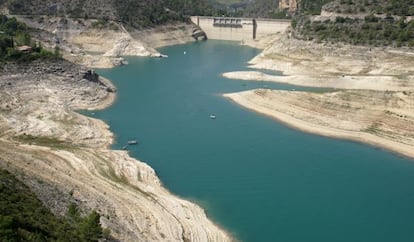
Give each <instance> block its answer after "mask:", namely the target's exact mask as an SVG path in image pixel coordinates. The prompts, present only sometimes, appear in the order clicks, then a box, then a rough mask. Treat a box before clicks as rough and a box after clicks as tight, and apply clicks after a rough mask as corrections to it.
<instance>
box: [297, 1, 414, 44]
mask: <svg viewBox="0 0 414 242" xmlns="http://www.w3.org/2000/svg"><path fill="white" fill-rule="evenodd" d="M326 2H329V3H327V4H326V5H323V4H324V3H326ZM317 3H318V4H317ZM322 5H323V7H322ZM300 6H301V8H300V15H299V16H298V17H297V18H296V19H295V20H294V21H293V23H292V24H293V27H294V28H295V34H296V36H297V37H299V38H304V39H310V40H316V41H328V42H344V43H350V44H356V45H370V46H395V47H400V46H408V47H414V20H413V15H414V0H398V1H397V0H336V1H324V0H319V1H313V0H302V1H301V4H300ZM321 9H322V10H323V12H325V15H322V16H321V17H318V18H314V17H312V15H313V14H319V13H320V12H321Z"/></svg>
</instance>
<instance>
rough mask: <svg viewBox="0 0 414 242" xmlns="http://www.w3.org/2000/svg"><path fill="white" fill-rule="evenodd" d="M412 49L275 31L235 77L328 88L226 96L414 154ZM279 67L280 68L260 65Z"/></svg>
mask: <svg viewBox="0 0 414 242" xmlns="http://www.w3.org/2000/svg"><path fill="white" fill-rule="evenodd" d="M412 63H414V53H413V52H410V51H408V50H395V49H382V48H367V47H355V46H347V45H339V44H337V45H329V44H317V43H313V42H307V41H300V40H294V39H289V38H288V37H287V36H285V35H280V36H275V37H274V38H273V40H272V41H269V42H268V47H267V48H266V49H265V50H264V51H263V52H262V53H261V54H260V55H259V56H257V57H256V58H254V59H253V60H252V61H251V64H252V66H251V67H252V68H253V69H255V68H256V69H257V70H253V71H248V72H231V73H224V74H223V75H224V76H225V77H228V78H232V79H239V80H253V81H257V80H260V81H272V82H280V83H289V84H293V85H300V86H311V87H328V88H334V89H335V91H331V92H325V93H311V92H296V91H280V90H266V89H261V90H251V91H246V92H241V93H233V94H226V95H225V96H226V97H228V98H230V99H232V100H233V101H235V102H236V103H238V104H240V105H242V106H244V107H246V108H249V109H251V110H254V111H257V112H260V113H263V114H266V115H269V116H271V117H274V118H276V119H278V120H280V121H282V122H284V123H286V124H288V125H291V126H292V127H296V128H298V129H301V130H304V131H307V132H312V133H316V134H320V135H326V136H331V137H337V138H347V139H352V140H357V141H361V142H366V143H370V144H374V145H377V146H380V147H383V148H386V149H389V150H392V151H395V152H398V153H401V154H403V155H406V156H410V157H414V94H413V92H414V65H413V64H412ZM260 69H270V70H278V71H282V73H283V74H284V75H285V76H273V75H269V74H265V73H262V72H261V71H260Z"/></svg>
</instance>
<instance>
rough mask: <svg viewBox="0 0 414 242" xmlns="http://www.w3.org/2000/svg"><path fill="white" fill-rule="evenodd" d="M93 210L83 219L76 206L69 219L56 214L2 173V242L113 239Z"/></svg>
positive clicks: (0, 188) (0, 214) (72, 206)
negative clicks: (106, 237) (109, 237)
mask: <svg viewBox="0 0 414 242" xmlns="http://www.w3.org/2000/svg"><path fill="white" fill-rule="evenodd" d="M99 218H100V215H99V214H98V213H97V212H96V211H92V212H91V213H90V214H89V215H86V216H84V217H82V216H81V215H80V213H79V210H78V208H77V207H76V205H74V204H72V205H70V207H69V208H68V215H67V217H66V218H60V217H57V216H55V215H53V214H52V213H51V212H50V211H49V210H48V209H47V208H45V207H44V206H43V204H42V203H41V202H40V201H39V200H38V199H37V197H36V196H35V195H34V194H33V193H32V192H31V191H30V190H29V188H28V187H27V186H25V185H24V184H23V183H21V182H20V181H18V180H17V179H16V178H15V177H14V176H13V175H12V174H10V173H9V172H7V171H5V170H0V241H39V242H40V241H61V242H63V241H71V242H72V241H73V242H75V241H79V242H93V241H98V240H99V239H102V238H103V237H104V234H106V236H109V233H108V231H106V232H104V230H103V229H102V227H101V225H100V223H99Z"/></svg>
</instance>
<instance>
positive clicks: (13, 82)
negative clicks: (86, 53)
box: [0, 61, 230, 241]
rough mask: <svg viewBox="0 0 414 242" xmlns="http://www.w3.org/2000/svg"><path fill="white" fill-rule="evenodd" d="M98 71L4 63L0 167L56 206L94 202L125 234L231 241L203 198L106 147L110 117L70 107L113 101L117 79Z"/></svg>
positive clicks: (106, 221)
mask: <svg viewBox="0 0 414 242" xmlns="http://www.w3.org/2000/svg"><path fill="white" fill-rule="evenodd" d="M85 78H87V79H85ZM96 78H97V77H96V76H95V75H93V73H92V72H88V71H87V70H84V69H83V68H82V67H80V66H77V65H74V64H70V63H68V62H65V61H57V62H53V63H49V62H47V63H42V62H34V63H32V64H28V65H20V66H16V65H10V64H7V65H5V66H3V68H2V69H0V96H1V101H0V111H1V112H0V167H3V168H5V169H7V170H9V171H12V172H13V173H17V174H21V176H23V177H24V178H25V179H24V182H25V183H26V184H28V186H29V187H30V188H31V189H33V190H34V191H35V193H36V194H37V195H38V196H39V198H40V199H41V200H42V202H43V203H45V204H47V205H48V207H51V208H52V211H54V212H55V213H64V211H62V208H66V207H67V203H68V200H71V201H74V202H76V203H77V204H78V205H79V206H80V207H82V208H84V209H86V210H91V209H96V210H97V211H98V212H99V213H100V214H101V215H102V216H101V223H102V224H103V226H104V227H108V228H109V229H110V230H111V234H112V236H113V237H115V238H116V239H118V240H120V241H229V240H230V238H229V237H228V235H227V234H226V233H225V232H223V231H222V230H220V229H219V228H218V227H216V226H215V225H214V224H213V223H212V222H211V221H209V220H208V219H207V217H206V215H205V213H204V211H203V210H202V209H201V208H200V207H199V206H197V205H195V204H193V203H190V202H188V201H185V200H182V199H180V198H177V197H175V196H173V195H172V194H170V193H169V192H168V191H167V190H166V189H164V188H163V187H162V185H161V182H160V180H159V179H158V177H157V176H156V174H155V172H154V170H153V169H152V168H151V167H149V166H148V165H146V164H145V163H142V162H140V161H137V160H135V159H133V158H131V157H129V155H128V153H127V152H126V151H113V150H110V149H108V146H109V144H110V143H111V142H112V137H113V135H112V133H111V132H110V131H109V130H108V125H106V124H105V123H103V122H102V121H100V120H96V119H93V118H88V117H85V116H82V115H80V114H78V113H76V112H74V111H73V110H74V109H86V108H100V107H101V108H102V107H105V106H107V105H109V104H110V103H111V102H112V101H113V99H114V94H113V90H114V89H113V87H112V85H111V84H110V83H109V82H108V81H106V80H105V79H102V78H99V80H98V81H97V80H96ZM46 185H47V187H49V188H50V189H45V187H46ZM48 190H49V191H48Z"/></svg>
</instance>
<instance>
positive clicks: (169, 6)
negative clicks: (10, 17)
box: [0, 0, 212, 27]
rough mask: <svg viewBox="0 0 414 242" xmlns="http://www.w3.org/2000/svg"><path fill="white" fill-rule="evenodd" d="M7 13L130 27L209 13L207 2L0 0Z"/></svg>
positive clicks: (188, 0)
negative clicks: (94, 21) (102, 22)
mask: <svg viewBox="0 0 414 242" xmlns="http://www.w3.org/2000/svg"><path fill="white" fill-rule="evenodd" d="M3 2H4V3H3V4H4V6H6V7H8V8H9V10H10V14H15V15H49V16H59V17H62V16H65V17H71V18H85V19H88V18H93V19H104V20H109V19H110V20H115V21H119V22H123V23H127V24H129V25H131V26H133V27H148V26H154V25H158V24H163V23H167V22H169V21H177V20H179V21H183V20H186V16H188V15H203V14H210V13H211V10H212V8H211V7H210V4H209V3H208V2H207V0H175V1H167V0H153V1H145V0H131V1H127V0H122V1H114V0H90V1H82V0H46V1H43V0H3ZM0 4H1V2H0Z"/></svg>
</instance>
